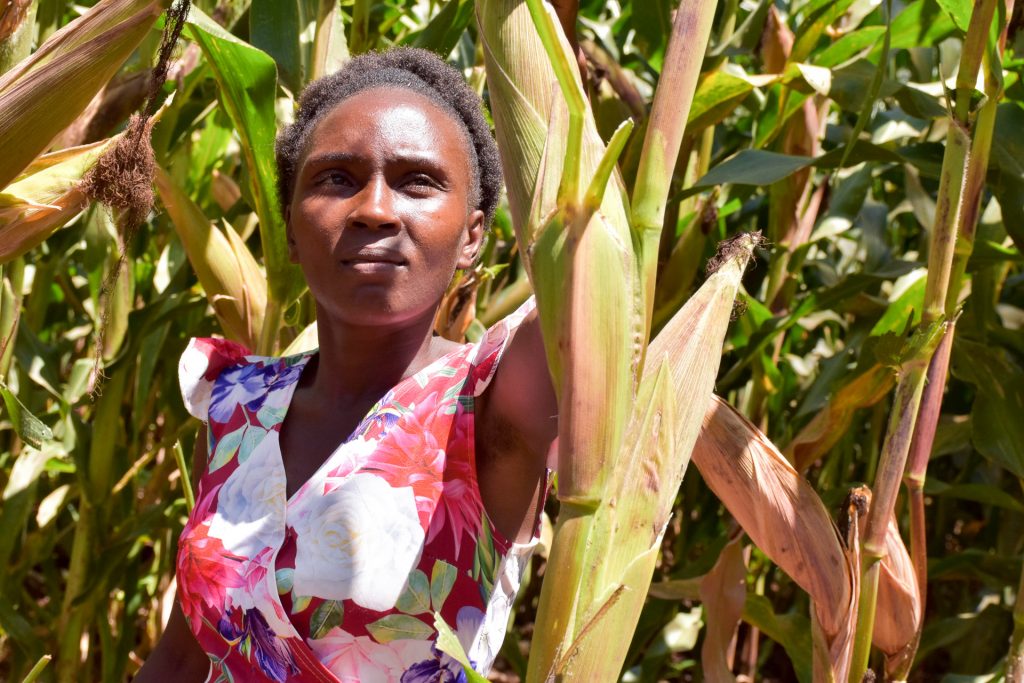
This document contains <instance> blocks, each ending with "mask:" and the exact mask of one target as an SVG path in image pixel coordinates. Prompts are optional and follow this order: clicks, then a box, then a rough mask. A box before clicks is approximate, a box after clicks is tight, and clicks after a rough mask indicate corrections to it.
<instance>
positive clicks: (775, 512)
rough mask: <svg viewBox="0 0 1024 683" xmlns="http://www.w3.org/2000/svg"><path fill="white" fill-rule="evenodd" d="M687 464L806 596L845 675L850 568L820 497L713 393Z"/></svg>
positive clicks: (838, 669) (840, 674) (838, 674)
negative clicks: (694, 468) (690, 459)
mask: <svg viewBox="0 0 1024 683" xmlns="http://www.w3.org/2000/svg"><path fill="white" fill-rule="evenodd" d="M693 462H694V464H695V465H696V466H697V468H698V469H699V470H700V473H701V475H702V476H703V477H704V480H705V481H706V482H707V484H708V486H709V487H710V488H711V490H712V491H714V492H715V495H716V496H718V498H719V499H720V500H721V501H722V503H723V504H724V505H725V507H726V508H727V509H728V510H729V512H730V513H731V514H732V515H733V517H735V518H736V520H737V521H738V522H739V523H740V526H742V527H743V529H744V531H746V532H747V534H748V535H749V536H750V537H751V539H753V541H754V543H755V544H756V545H757V546H758V547H759V548H760V549H761V550H762V551H764V553H765V554H766V555H768V556H769V557H770V558H771V559H772V561H773V562H775V563H776V564H778V565H779V566H780V567H781V568H782V569H783V570H784V571H785V572H786V573H787V574H789V576H790V577H792V579H793V580H794V581H795V582H796V583H797V584H798V585H799V586H800V587H801V588H803V589H804V590H805V591H807V592H808V593H809V594H810V596H811V599H812V600H813V601H814V612H815V616H816V618H817V620H818V622H819V623H820V625H821V627H822V629H823V630H824V632H825V635H826V637H827V638H828V639H829V641H830V643H829V647H830V649H831V651H832V653H833V665H834V666H835V669H836V674H835V675H836V678H837V680H845V678H846V674H845V667H846V666H848V659H847V658H846V649H847V647H848V645H849V643H848V639H849V635H850V634H849V633H848V629H847V627H848V625H849V623H850V621H849V611H850V608H851V605H853V604H854V600H855V594H854V592H853V590H852V586H853V581H854V572H855V568H854V567H852V566H851V564H850V560H849V558H848V557H847V555H846V553H845V551H844V548H843V544H842V542H841V540H840V538H839V534H838V531H837V529H836V527H835V524H834V523H833V522H832V518H831V517H830V516H829V514H828V511H827V510H826V509H825V506H824V505H823V504H822V502H821V499H820V498H818V495H817V494H816V493H815V492H814V490H813V489H812V488H811V487H810V485H809V484H808V483H807V482H806V481H805V480H804V479H803V478H802V477H801V476H800V475H799V474H798V473H797V471H796V470H795V469H793V467H792V466H791V465H790V464H789V463H788V462H787V461H786V460H785V458H783V456H782V454H781V453H779V451H778V450H777V449H776V448H775V446H774V445H772V443H771V442H770V441H769V440H768V439H767V437H765V436H764V435H763V434H762V433H761V432H760V431H759V430H758V429H757V428H756V427H755V426H754V425H753V424H751V423H750V422H749V421H748V420H747V419H746V418H745V417H743V416H742V415H741V414H740V413H738V412H737V411H736V410H735V409H734V408H732V407H731V406H730V405H729V404H727V403H726V402H725V401H723V400H722V399H720V398H718V397H714V401H713V404H712V409H711V410H709V411H708V412H707V414H706V415H705V417H704V429H703V431H702V432H701V438H700V439H698V441H697V444H696V446H695V447H694V449H693Z"/></svg>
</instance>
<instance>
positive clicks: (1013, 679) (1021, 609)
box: [1006, 480, 1024, 683]
mask: <svg viewBox="0 0 1024 683" xmlns="http://www.w3.org/2000/svg"><path fill="white" fill-rule="evenodd" d="M1021 485H1022V486H1024V480H1022V481H1021ZM1006 681H1007V683H1024V569H1022V570H1021V574H1020V585H1019V586H1018V587H1017V601H1016V603H1014V605H1013V635H1012V636H1011V637H1010V653H1009V655H1008V656H1007V659H1006Z"/></svg>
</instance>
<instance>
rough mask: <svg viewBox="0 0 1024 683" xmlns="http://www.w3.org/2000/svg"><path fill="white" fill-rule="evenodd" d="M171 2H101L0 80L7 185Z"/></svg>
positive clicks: (2, 171) (0, 139) (1, 164)
mask: <svg viewBox="0 0 1024 683" xmlns="http://www.w3.org/2000/svg"><path fill="white" fill-rule="evenodd" d="M169 4H170V0H109V1H107V2H100V3H98V4H97V5H96V6H95V7H93V8H92V9H91V10H90V11H89V12H87V13H86V14H85V15H83V16H82V17H81V18H79V19H78V20H76V21H73V22H71V23H70V24H68V25H67V26H66V27H64V28H63V29H61V30H60V31H58V32H57V33H55V34H54V35H53V36H51V38H50V39H49V40H48V41H47V42H46V43H45V44H44V45H43V46H42V47H41V48H40V49H39V50H37V51H36V52H35V54H33V55H32V56H31V57H30V58H29V59H28V60H26V61H25V62H22V63H21V64H19V65H18V66H16V67H14V68H13V69H11V70H10V71H8V72H7V73H6V74H4V76H3V77H2V78H0V149H3V150H4V156H3V159H2V161H0V187H6V186H7V185H8V183H10V182H11V181H12V180H14V178H15V177H16V176H18V175H19V174H20V173H21V172H22V170H23V169H25V167H27V166H28V165H29V163H31V161H32V160H33V159H35V158H36V157H37V156H38V155H39V154H40V153H41V152H43V151H45V150H46V148H47V147H48V146H49V145H50V142H51V141H52V140H53V139H54V138H55V137H56V136H57V134H58V133H60V131H61V130H63V129H64V128H65V127H66V126H68V124H70V123H71V122H72V121H74V120H75V118H76V117H77V116H78V115H79V114H80V113H81V112H82V110H83V109H85V107H86V106H87V105H88V104H89V102H90V101H91V100H92V98H93V96H94V95H95V94H96V93H97V92H98V91H99V90H100V88H102V87H103V86H104V85H105V84H106V83H107V82H108V81H109V80H110V79H111V77H112V76H113V75H114V74H115V73H116V72H117V70H118V69H120V68H121V65H122V64H123V63H124V61H125V60H126V59H127V58H128V57H129V55H131V53H132V51H134V50H135V48H136V47H137V46H138V45H139V43H140V42H141V41H142V39H143V38H144V37H145V36H146V34H147V33H148V32H149V30H150V27H151V26H152V25H153V22H154V21H155V20H156V18H157V16H159V14H160V13H161V12H162V11H163V9H164V8H165V7H166V6H167V5H169Z"/></svg>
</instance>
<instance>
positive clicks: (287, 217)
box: [284, 204, 299, 263]
mask: <svg viewBox="0 0 1024 683" xmlns="http://www.w3.org/2000/svg"><path fill="white" fill-rule="evenodd" d="M284 234H285V237H286V238H287V240H288V260H289V261H291V262H292V263H298V262H299V251H298V249H296V248H295V237H294V236H293V235H292V205H291V204H288V205H286V206H285V207H284Z"/></svg>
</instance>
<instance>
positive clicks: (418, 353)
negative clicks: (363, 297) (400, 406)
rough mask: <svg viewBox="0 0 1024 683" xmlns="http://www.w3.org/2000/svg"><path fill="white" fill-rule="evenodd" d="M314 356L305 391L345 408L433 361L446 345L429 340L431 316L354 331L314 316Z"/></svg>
mask: <svg viewBox="0 0 1024 683" xmlns="http://www.w3.org/2000/svg"><path fill="white" fill-rule="evenodd" d="M317 320H318V322H317V337H318V339H319V344H320V351H319V354H318V357H317V359H316V369H315V377H313V378H312V383H311V385H310V388H311V389H312V390H313V394H314V395H316V396H317V397H318V398H319V399H320V400H323V401H326V402H329V403H331V404H339V403H340V404H346V403H350V402H352V401H358V400H359V399H360V398H365V397H368V396H370V397H375V398H379V397H380V396H382V395H383V394H384V393H385V392H386V391H387V390H388V389H390V388H391V387H393V386H395V385H396V384H398V382H400V381H402V380H403V379H405V378H406V377H409V376H411V375H413V374H415V373H416V372H418V371H419V370H420V369H422V368H424V367H426V366H427V365H429V364H430V363H431V362H433V361H434V360H435V359H436V358H437V357H439V356H440V355H441V354H442V353H443V352H444V349H443V348H442V347H445V346H447V345H446V344H445V343H444V342H443V341H442V340H437V339H435V338H434V337H433V323H434V315H433V312H432V311H431V312H428V313H426V314H424V315H423V316H421V317H420V318H417V319H415V320H412V321H409V322H408V323H406V324H403V325H401V326H396V327H379V326H359V325H350V324H347V323H344V322H341V321H337V320H332V319H331V318H330V316H327V315H324V312H323V311H318V315H317Z"/></svg>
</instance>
